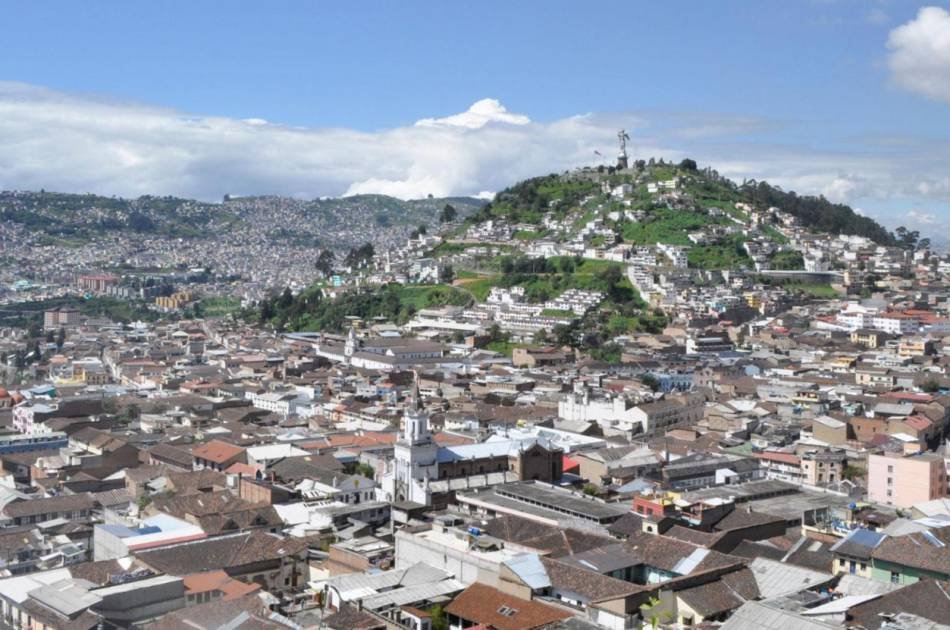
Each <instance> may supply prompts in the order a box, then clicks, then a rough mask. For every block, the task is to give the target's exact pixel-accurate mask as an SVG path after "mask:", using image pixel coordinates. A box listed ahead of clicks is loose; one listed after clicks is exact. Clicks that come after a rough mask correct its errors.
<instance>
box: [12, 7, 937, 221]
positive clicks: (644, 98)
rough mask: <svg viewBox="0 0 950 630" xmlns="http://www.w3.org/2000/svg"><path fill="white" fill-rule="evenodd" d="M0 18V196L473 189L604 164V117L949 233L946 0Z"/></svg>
mask: <svg viewBox="0 0 950 630" xmlns="http://www.w3.org/2000/svg"><path fill="white" fill-rule="evenodd" d="M2 11H3V13H2V15H3V23H4V26H5V28H4V36H3V39H2V41H0V47H2V53H0V189H19V190H35V189H40V188H43V189H46V190H56V191H63V192H94V193H98V194H105V195H122V196H137V195H143V194H157V195H166V194H171V195H178V196H184V197H195V198H200V199H204V200H217V199H220V198H221V197H222V196H223V195H224V194H226V193H227V194H232V195H250V194H281V195H292V196H298V197H306V198H313V197H318V196H338V195H348V194H359V193H384V194H391V195H394V196H398V197H402V198H413V197H421V196H425V195H428V194H433V195H435V196H446V195H483V196H490V194H491V193H493V192H496V191H498V190H500V189H502V188H504V187H506V186H508V185H510V184H512V183H514V182H516V181H518V180H520V179H523V178H525V177H530V176H534V175H541V174H546V173H549V172H556V171H562V170H565V169H569V168H573V167H575V166H579V165H584V164H597V163H610V162H612V161H613V159H614V156H615V155H616V151H617V148H616V133H617V131H618V130H619V129H621V128H624V129H627V131H628V132H629V133H630V135H631V137H632V140H631V145H632V146H631V148H632V151H631V152H632V153H633V155H634V157H643V158H648V157H651V156H655V157H664V158H666V159H672V160H680V159H682V158H684V157H687V156H688V157H692V158H694V159H696V160H697V161H698V162H699V163H700V165H701V166H705V165H709V166H712V167H713V168H715V169H717V170H718V171H719V172H721V173H723V174H725V175H727V176H730V177H733V178H735V179H737V180H740V181H741V180H742V179H743V178H756V179H767V180H768V181H770V182H772V183H775V184H778V185H780V186H782V187H783V188H785V189H786V190H795V191H797V192H799V193H808V194H823V195H825V196H826V197H828V198H829V199H832V200H834V201H840V202H844V203H848V204H850V205H852V206H853V207H855V208H856V209H858V210H859V211H860V212H862V213H864V214H867V215H869V216H872V217H874V218H877V219H878V220H880V221H881V222H882V223H884V224H885V225H887V226H889V227H892V228H893V227H896V226H897V225H906V226H908V227H910V228H912V229H919V230H920V231H921V232H922V233H924V234H926V235H933V236H934V237H936V238H935V240H937V239H940V238H944V239H947V238H950V237H947V236H945V235H950V2H935V1H932V2H930V3H923V4H922V3H920V2H908V1H903V0H889V1H879V0H783V1H772V0H755V1H749V0H746V1H743V2H733V1H729V0H720V1H717V2H714V3H713V2H692V1H690V2H685V1H684V2H677V1H666V2H662V3H659V2H645V1H644V2H639V1H636V2H634V1H630V0H627V1H616V2H587V3H579V2H567V1H558V0H550V1H545V2H542V1H540V0H525V1H523V2H510V1H508V2H494V1H491V0H480V1H479V2H473V3H455V2H444V0H443V1H441V2H424V1H414V0H405V1H403V2H373V1H369V2H363V3H330V2H300V1H294V2H291V1H283V0H269V1H268V2H239V1H232V2H227V3H222V2H211V1H208V0H188V1H174V2H173V1H162V0H153V1H152V2H143V3H128V2H119V1H108V0H101V1H97V2H82V3H79V2H66V1H57V0H51V1H48V2H42V3H39V2H32V1H28V0H23V1H20V0H14V1H12V2H9V3H5V4H4V6H3V9H2ZM595 151H597V152H598V153H599V154H600V155H598V154H597V153H595Z"/></svg>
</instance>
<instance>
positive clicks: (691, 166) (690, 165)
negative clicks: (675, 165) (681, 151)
mask: <svg viewBox="0 0 950 630" xmlns="http://www.w3.org/2000/svg"><path fill="white" fill-rule="evenodd" d="M680 168H681V169H683V170H684V171H695V170H696V160H691V159H689V158H686V159H684V160H683V161H682V162H680Z"/></svg>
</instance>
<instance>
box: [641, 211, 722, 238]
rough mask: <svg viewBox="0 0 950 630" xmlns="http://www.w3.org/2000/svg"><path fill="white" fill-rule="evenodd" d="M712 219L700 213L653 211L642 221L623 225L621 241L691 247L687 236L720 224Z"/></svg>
mask: <svg viewBox="0 0 950 630" xmlns="http://www.w3.org/2000/svg"><path fill="white" fill-rule="evenodd" d="M721 222H722V221H719V220H717V219H716V218H714V217H711V216H709V215H708V214H705V213H700V212H679V211H675V210H666V209H663V210H654V211H653V212H652V213H651V214H650V216H649V217H647V219H646V220H644V221H639V222H637V223H625V224H624V226H623V240H624V241H626V242H628V243H636V244H638V245H653V244H655V243H669V244H671V245H692V241H690V240H689V238H688V236H687V234H688V233H689V232H695V231H696V230H699V229H702V228H704V227H706V226H707V225H712V224H714V223H721Z"/></svg>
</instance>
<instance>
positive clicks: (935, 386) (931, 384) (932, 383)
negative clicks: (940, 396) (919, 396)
mask: <svg viewBox="0 0 950 630" xmlns="http://www.w3.org/2000/svg"><path fill="white" fill-rule="evenodd" d="M920 389H921V390H922V391H925V392H927V393H928V394H936V393H937V392H939V391H940V383H939V382H938V381H937V379H935V378H933V377H931V378H929V379H927V381H926V382H924V383H923V384H922V385H921V386H920Z"/></svg>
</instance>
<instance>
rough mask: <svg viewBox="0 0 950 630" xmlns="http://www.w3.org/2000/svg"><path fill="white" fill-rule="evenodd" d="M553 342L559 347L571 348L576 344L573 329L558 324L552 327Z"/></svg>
mask: <svg viewBox="0 0 950 630" xmlns="http://www.w3.org/2000/svg"><path fill="white" fill-rule="evenodd" d="M553 332H554V340H555V341H556V342H557V345H559V346H571V347H573V346H574V344H575V343H576V341H575V338H574V337H575V336H574V327H573V326H566V325H564V324H558V325H557V326H555V327H554V331H553Z"/></svg>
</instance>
